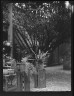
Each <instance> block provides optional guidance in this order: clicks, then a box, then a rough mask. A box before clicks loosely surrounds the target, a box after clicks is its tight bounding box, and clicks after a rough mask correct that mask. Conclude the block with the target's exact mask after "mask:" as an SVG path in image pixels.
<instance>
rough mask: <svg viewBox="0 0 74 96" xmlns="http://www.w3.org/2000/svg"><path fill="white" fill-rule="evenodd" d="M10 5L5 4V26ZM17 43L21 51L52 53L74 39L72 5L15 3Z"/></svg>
mask: <svg viewBox="0 0 74 96" xmlns="http://www.w3.org/2000/svg"><path fill="white" fill-rule="evenodd" d="M8 6H9V3H8V2H6V3H5V2H2V7H3V27H4V28H6V29H7V27H5V25H4V24H5V23H6V26H9V17H8V13H9V12H8ZM12 9H13V11H12V16H13V33H14V42H15V44H19V45H20V47H21V48H22V50H24V49H27V48H28V49H29V50H31V51H32V52H35V53H37V52H38V50H39V49H40V50H41V51H44V52H46V51H48V52H52V51H53V50H54V49H55V48H56V47H57V46H59V45H60V44H61V43H63V42H66V41H67V39H68V38H70V37H71V13H72V10H71V9H72V2H69V5H68V6H67V7H66V5H65V2H64V1H51V2H47V3H44V2H25V3H12Z"/></svg>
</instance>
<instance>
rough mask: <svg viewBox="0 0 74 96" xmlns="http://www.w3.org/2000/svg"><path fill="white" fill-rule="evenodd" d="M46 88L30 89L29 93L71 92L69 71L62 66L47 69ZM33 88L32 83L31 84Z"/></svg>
mask: <svg viewBox="0 0 74 96" xmlns="http://www.w3.org/2000/svg"><path fill="white" fill-rule="evenodd" d="M45 69H46V88H33V87H32V88H31V91H71V71H65V70H63V66H55V67H47V68H45ZM31 85H32V86H33V83H32V84H31Z"/></svg>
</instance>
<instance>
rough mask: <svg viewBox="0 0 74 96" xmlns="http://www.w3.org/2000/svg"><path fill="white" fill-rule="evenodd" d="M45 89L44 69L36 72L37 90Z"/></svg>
mask: <svg viewBox="0 0 74 96" xmlns="http://www.w3.org/2000/svg"><path fill="white" fill-rule="evenodd" d="M45 87H46V72H45V69H39V70H38V88H45Z"/></svg>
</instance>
